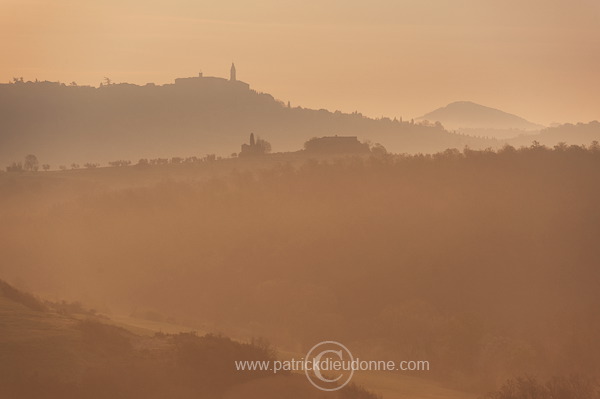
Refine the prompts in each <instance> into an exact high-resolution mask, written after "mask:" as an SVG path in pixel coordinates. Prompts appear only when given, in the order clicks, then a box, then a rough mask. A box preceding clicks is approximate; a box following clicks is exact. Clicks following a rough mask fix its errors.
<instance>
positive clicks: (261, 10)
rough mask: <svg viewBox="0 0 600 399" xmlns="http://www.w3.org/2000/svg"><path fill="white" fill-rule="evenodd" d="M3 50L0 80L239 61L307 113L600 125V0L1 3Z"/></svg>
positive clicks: (141, 77)
mask: <svg viewBox="0 0 600 399" xmlns="http://www.w3.org/2000/svg"><path fill="white" fill-rule="evenodd" d="M0 48H1V50H2V55H3V56H2V63H0V81H9V80H10V79H11V78H12V77H13V76H23V77H24V78H25V79H26V80H34V79H35V78H38V79H40V80H45V79H47V80H54V81H56V80H60V81H63V82H71V81H73V80H74V81H77V82H78V83H79V84H93V85H98V83H100V81H101V80H102V78H103V77H104V76H108V77H110V78H111V79H112V80H113V81H116V82H131V83H139V84H143V83H147V82H155V83H170V82H172V81H173V80H174V79H175V78H176V77H184V76H195V75H196V74H197V73H198V72H200V71H202V72H204V74H205V75H214V76H223V77H225V76H227V75H228V72H229V66H230V64H231V61H235V63H236V66H237V70H238V78H239V79H240V80H244V81H246V82H248V83H250V85H251V86H252V87H253V88H254V89H256V90H259V91H264V92H268V93H271V94H273V95H274V96H275V97H276V98H278V99H281V100H284V101H287V100H290V101H291V102H292V105H302V106H304V107H310V108H327V109H330V110H336V109H339V110H342V111H349V112H351V111H354V110H358V111H360V112H363V113H364V114H367V115H370V116H381V115H385V116H390V117H394V116H397V117H400V116H403V117H404V118H410V117H417V116H420V115H421V114H424V113H426V112H428V111H431V110H433V109H435V108H437V107H439V106H442V105H445V104H447V103H449V102H452V101H457V100H471V101H475V102H478V103H481V104H484V105H488V106H492V107H495V108H500V109H503V110H505V111H508V112H512V113H517V114H519V115H521V116H523V117H525V118H527V119H530V120H532V121H534V122H539V123H545V124H548V123H551V122H575V121H585V122H587V121H589V120H592V119H600V1H599V0H493V1H492V0H370V1H357V0H294V1H291V0H262V1H252V2H251V1H242V0H168V1H167V0H95V1H91V0H47V1H42V0H0Z"/></svg>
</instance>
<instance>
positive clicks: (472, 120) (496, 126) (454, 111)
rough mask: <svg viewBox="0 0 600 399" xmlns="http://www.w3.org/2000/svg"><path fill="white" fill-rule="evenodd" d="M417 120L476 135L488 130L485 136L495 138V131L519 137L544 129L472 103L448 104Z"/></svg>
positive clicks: (510, 115)
mask: <svg viewBox="0 0 600 399" xmlns="http://www.w3.org/2000/svg"><path fill="white" fill-rule="evenodd" d="M417 120H427V121H430V122H437V121H439V122H441V123H442V125H444V127H445V128H447V129H451V130H460V131H462V132H463V133H468V131H469V130H473V131H472V133H476V134H475V135H482V134H479V133H481V131H484V133H485V130H487V131H488V132H487V133H489V134H484V135H489V136H494V134H493V133H494V131H504V132H503V133H502V135H503V136H506V135H510V134H511V131H513V133H514V134H512V136H517V135H518V134H519V133H524V132H537V131H539V130H541V129H543V128H544V126H542V125H538V124H535V123H532V122H529V121H527V120H525V119H523V118H521V117H520V116H517V115H513V114H509V113H507V112H504V111H500V110H498V109H495V108H490V107H486V106H483V105H479V104H475V103H473V102H470V101H457V102H454V103H451V104H448V105H447V106H445V107H442V108H438V109H436V110H435V111H432V112H429V113H428V114H425V115H423V116H422V117H420V118H417ZM519 131H521V132H519ZM496 133H498V132H496ZM495 136H497V135H495Z"/></svg>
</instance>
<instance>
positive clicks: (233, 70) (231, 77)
mask: <svg viewBox="0 0 600 399" xmlns="http://www.w3.org/2000/svg"><path fill="white" fill-rule="evenodd" d="M229 80H230V81H231V82H235V81H236V80H237V79H236V76H235V64H234V63H233V62H232V63H231V71H230V72H229Z"/></svg>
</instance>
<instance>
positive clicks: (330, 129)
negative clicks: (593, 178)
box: [0, 63, 598, 164]
mask: <svg viewBox="0 0 600 399" xmlns="http://www.w3.org/2000/svg"><path fill="white" fill-rule="evenodd" d="M594 126H595V125H594ZM594 126H592V127H590V128H585V127H583V128H580V129H579V128H578V129H576V130H577V132H579V133H576V134H571V133H570V134H569V138H570V139H571V140H573V141H574V142H573V143H574V144H589V143H590V142H591V141H592V140H593V139H597V138H595V137H597V136H598V129H597V128H595V127H594ZM571 130H573V129H571ZM0 132H2V134H1V135H0V164H9V163H10V162H14V161H16V159H14V157H15V154H18V158H19V159H22V157H24V156H25V155H26V154H36V155H37V156H38V157H40V159H44V160H45V161H46V162H48V163H51V164H58V163H64V162H76V163H84V162H93V163H95V162H100V163H105V162H108V161H112V160H114V159H139V158H140V157H143V158H157V157H177V156H188V155H198V154H218V155H223V156H228V155H229V154H231V153H232V152H234V151H236V149H238V148H239V146H240V143H242V142H246V140H247V138H248V135H249V134H250V133H251V132H254V133H255V134H257V135H259V136H261V137H262V138H264V139H265V140H267V141H268V142H269V143H270V144H271V146H272V149H273V151H274V152H286V151H296V150H298V149H301V148H303V145H304V143H305V142H306V141H307V140H309V139H311V138H314V137H335V136H339V137H350V139H349V140H354V139H351V138H353V137H354V138H356V139H357V140H358V141H360V142H366V141H369V142H372V143H381V144H382V145H383V146H384V147H385V148H387V149H388V150H389V151H391V152H396V153H409V154H410V153H433V152H437V151H443V150H445V149H447V148H459V149H462V148H464V147H465V146H468V147H470V148H473V149H483V148H500V147H502V146H503V145H504V144H506V143H507V142H505V141H502V140H496V139H487V138H482V137H473V136H469V135H465V134H459V133H455V132H451V131H448V130H447V129H445V128H444V126H442V125H441V124H439V123H435V124H434V123H430V122H427V121H420V122H415V121H413V120H403V119H402V118H398V119H396V118H394V119H390V118H386V117H381V118H377V119H374V118H369V117H366V116H364V115H362V114H361V113H359V112H352V113H344V112H340V111H334V112H332V111H328V110H325V109H320V110H314V109H307V108H303V107H301V106H295V107H292V106H291V104H290V102H289V101H287V102H284V101H281V100H277V99H275V98H274V97H273V96H272V95H270V94H267V93H262V92H259V91H257V90H255V89H253V88H251V87H250V84H248V83H246V82H244V81H242V80H240V79H238V71H237V69H236V66H235V65H234V64H233V63H232V65H231V68H230V70H229V79H226V78H222V77H214V76H205V75H203V74H202V73H199V74H198V76H194V77H182V78H176V79H175V80H174V83H168V84H163V85H157V84H154V83H148V84H145V85H143V86H140V85H135V84H131V83H115V82H114V81H112V80H111V79H109V78H105V79H104V81H103V82H102V83H101V84H100V85H99V86H98V87H93V86H80V85H78V84H77V83H76V82H72V83H70V84H65V83H60V82H49V81H38V80H37V79H36V80H34V81H25V79H23V78H14V79H13V81H12V82H10V83H8V84H0ZM544 137H545V136H543V135H542V136H540V137H534V136H528V137H527V138H525V139H521V142H519V144H521V143H523V144H530V143H531V141H533V140H537V141H539V142H541V143H543V144H548V145H554V144H555V142H556V140H559V141H567V140H564V139H563V135H562V134H559V133H557V132H556V130H555V131H553V133H552V134H550V135H547V137H548V139H547V140H545V138H544Z"/></svg>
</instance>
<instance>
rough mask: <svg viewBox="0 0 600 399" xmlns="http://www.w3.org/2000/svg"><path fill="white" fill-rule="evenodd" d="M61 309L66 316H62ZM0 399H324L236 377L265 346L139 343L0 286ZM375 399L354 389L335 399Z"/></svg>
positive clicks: (189, 338)
mask: <svg viewBox="0 0 600 399" xmlns="http://www.w3.org/2000/svg"><path fill="white" fill-rule="evenodd" d="M59 308H60V309H59ZM0 326H1V328H0V353H2V357H1V359H0V397H2V398H5V399H33V398H35V399H44V398H57V399H58V398H61V399H68V398H82V399H85V398H94V399H95V398H98V399H100V398H103V399H104V398H127V399H137V398H140V399H152V398H166V397H174V398H229V399H238V398H245V399H246V398H257V399H258V398H261V399H263V398H267V399H268V398H272V399H275V398H280V397H289V398H298V399H300V398H314V399H318V398H324V397H325V395H324V393H323V392H321V391H318V390H316V389H314V388H313V387H312V386H311V385H310V384H308V382H307V381H306V380H305V379H304V378H303V377H302V376H298V375H291V374H286V373H282V374H281V375H278V376H274V375H272V374H269V373H266V372H247V373H240V372H236V371H235V369H234V367H233V364H234V360H246V359H247V360H250V359H251V360H267V359H272V358H273V355H272V353H271V351H270V349H268V348H267V347H265V346H257V345H254V344H243V343H238V342H235V341H232V340H230V339H228V338H225V337H221V336H214V335H205V336H202V337H199V336H197V335H195V334H193V333H179V334H175V335H167V334H156V335H155V336H140V335H136V334H133V333H132V332H130V331H128V330H127V329H125V328H121V327H116V326H114V325H112V323H111V321H110V320H108V319H106V318H102V317H97V316H91V315H89V314H88V315H86V316H83V315H82V314H81V313H77V312H76V313H70V312H66V311H65V307H64V304H63V306H62V307H61V305H59V304H51V303H50V304H48V303H46V304H45V303H42V302H40V301H39V300H37V299H36V298H35V297H33V296H31V295H30V294H27V293H24V292H21V291H19V290H16V289H14V288H13V287H12V286H10V285H9V284H7V283H5V282H4V281H2V280H0ZM327 398H336V399H350V398H352V399H374V398H375V396H374V395H372V394H370V393H368V392H367V391H365V390H363V389H360V388H356V387H354V386H352V387H350V388H348V389H344V390H342V391H338V392H336V393H335V394H334V395H329V396H327Z"/></svg>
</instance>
